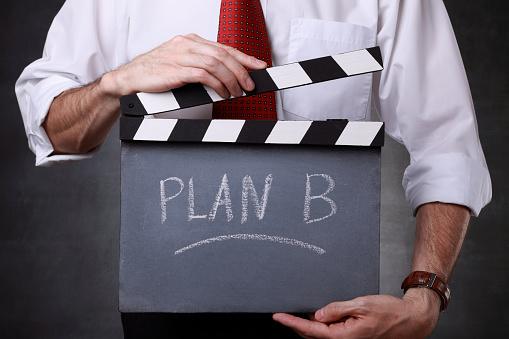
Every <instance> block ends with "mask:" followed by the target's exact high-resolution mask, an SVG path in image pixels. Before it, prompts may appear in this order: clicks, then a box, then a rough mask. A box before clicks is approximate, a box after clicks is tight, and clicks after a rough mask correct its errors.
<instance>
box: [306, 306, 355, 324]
mask: <svg viewBox="0 0 509 339" xmlns="http://www.w3.org/2000/svg"><path fill="white" fill-rule="evenodd" d="M357 310H358V307H357V306H356V305H355V304H354V303H352V302H335V303H331V304H329V305H327V306H325V307H323V308H322V309H320V310H318V311H316V313H315V319H316V320H317V321H320V322H322V323H332V322H338V321H344V320H346V319H347V318H348V317H349V316H354V315H356V314H357Z"/></svg>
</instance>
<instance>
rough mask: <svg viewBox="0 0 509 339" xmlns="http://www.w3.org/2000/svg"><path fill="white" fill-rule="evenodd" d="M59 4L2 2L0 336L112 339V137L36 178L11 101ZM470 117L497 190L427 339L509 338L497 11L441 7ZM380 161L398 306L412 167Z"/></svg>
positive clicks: (392, 151) (386, 158)
mask: <svg viewBox="0 0 509 339" xmlns="http://www.w3.org/2000/svg"><path fill="white" fill-rule="evenodd" d="M63 2H64V1H63V0H45V1H36V0H15V1H14V0H6V1H4V2H3V4H4V7H3V8H4V10H3V13H2V19H1V21H0V25H2V27H1V30H0V32H1V33H0V39H1V41H0V42H1V45H0V46H1V47H2V48H1V50H0V60H1V68H0V72H1V73H0V84H1V89H2V91H1V93H0V95H1V100H0V102H1V103H2V104H3V107H4V108H3V110H2V111H3V113H2V121H1V123H0V138H1V142H0V159H1V160H0V161H1V165H0V223H1V224H0V291H1V292H2V297H1V298H0V336H2V337H3V338H120V337H122V327H121V322H120V316H119V314H118V311H117V307H118V301H117V295H118V283H117V281H118V254H119V253H118V241H119V240H118V234H119V216H120V210H119V206H120V204H119V201H120V195H119V192H120V189H119V186H120V184H119V170H120V166H119V157H120V152H119V141H118V130H117V128H114V130H113V131H112V133H111V134H110V136H109V138H108V139H107V141H106V143H105V145H104V147H103V149H102V150H101V152H100V153H99V155H98V156H97V157H95V158H94V159H92V160H87V161H83V162H81V163H77V164H71V165H66V166H62V167H57V168H51V169H48V168H35V167H34V157H33V155H32V154H31V152H30V151H29V150H28V147H27V141H26V137H25V134H24V129H23V124H22V121H21V117H20V115H19V111H18V107H17V102H16V99H15V95H14V90H13V88H14V82H15V80H16V79H17V77H18V76H19V74H20V73H21V71H22V69H23V68H24V67H25V66H26V65H27V64H28V63H30V62H31V61H33V60H34V59H36V58H38V57H39V56H40V55H41V53H42V48H43V43H44V39H45V35H46V32H47V29H48V28H49V25H50V23H51V20H52V18H53V17H54V15H55V14H56V12H57V11H58V9H59V8H60V6H61V4H62V3H63ZM445 4H446V6H447V8H448V10H449V14H450V16H451V20H452V22H453V25H454V27H455V31H456V35H457V38H458V42H459V45H460V48H461V51H462V54H463V58H464V62H465V67H466V69H467V73H468V78H469V81H470V84H471V88H472V93H473V98H474V102H475V106H476V109H477V117H478V123H479V131H480V136H481V140H482V143H483V146H484V151H485V154H486V158H487V161H488V165H489V168H490V171H491V176H492V180H493V185H494V193H493V201H492V203H491V204H490V205H488V207H487V208H485V209H484V210H483V211H482V213H481V216H480V217H479V218H476V219H473V221H472V225H471V228H470V230H469V233H468V235H467V239H466V242H465V245H464V247H463V252H462V254H461V257H460V259H459V261H458V263H457V265H456V270H455V272H454V275H453V277H452V280H451V282H450V285H451V288H452V292H453V300H452V302H451V304H450V307H449V309H448V310H447V312H446V313H445V314H443V315H442V317H441V318H440V321H439V324H438V326H437V328H436V330H435V332H434V333H433V335H432V338H450V337H455V338H481V337H482V338H495V337H504V336H507V335H508V334H509V311H508V309H507V305H506V304H507V301H509V298H508V297H509V292H508V290H509V289H508V288H507V286H508V285H509V264H508V263H509V231H508V230H507V228H506V225H507V222H504V221H503V220H505V218H504V217H505V215H504V214H503V213H504V212H505V208H506V207H507V202H506V201H507V199H508V193H509V186H508V184H507V174H506V173H505V172H506V170H507V169H508V168H509V167H508V157H507V155H508V151H507V149H506V148H507V147H506V145H505V142H507V141H508V138H507V136H506V132H507V130H508V128H509V126H508V125H509V118H508V117H507V114H508V113H509V107H508V101H507V100H505V98H504V95H505V94H506V93H508V90H509V85H508V81H507V67H506V58H507V54H508V53H507V52H508V44H507V33H508V27H507V25H506V24H505V22H504V21H505V15H506V11H505V1H504V0H491V1H468V2H467V1H463V0H446V1H445ZM386 143H387V145H386V147H384V149H383V158H382V159H383V160H382V226H381V227H382V229H381V232H382V236H381V240H382V243H381V277H380V279H381V292H382V293H387V294H392V295H395V296H401V291H400V289H399V285H400V283H401V280H402V279H403V278H404V277H405V276H406V274H407V273H408V272H409V270H410V258H411V252H412V244H413V218H412V216H411V214H410V212H409V210H408V207H407V205H406V202H405V200H404V196H403V190H402V188H401V184H400V182H401V177H402V173H403V170H404V168H405V166H406V165H407V163H408V156H407V154H406V153H405V150H404V148H403V147H402V146H401V145H398V144H396V143H395V142H393V141H392V140H389V139H387V140H386Z"/></svg>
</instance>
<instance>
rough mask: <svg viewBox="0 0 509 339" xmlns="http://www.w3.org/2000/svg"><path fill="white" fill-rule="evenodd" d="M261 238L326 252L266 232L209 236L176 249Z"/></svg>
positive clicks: (180, 252)
mask: <svg viewBox="0 0 509 339" xmlns="http://www.w3.org/2000/svg"><path fill="white" fill-rule="evenodd" d="M232 239H236V240H259V241H272V242H277V243H280V244H285V245H291V246H298V247H301V248H304V249H307V250H310V251H313V252H316V253H318V254H324V253H325V250H324V249H323V248H320V247H318V246H315V245H311V244H308V243H305V242H303V241H300V240H296V239H291V238H285V237H279V236H272V235H265V234H231V235H221V236H218V237H214V238H209V239H205V240H201V241H198V242H195V243H194V244H191V245H189V246H186V247H183V248H181V249H179V250H178V251H175V255H178V254H182V253H184V252H185V251H188V250H190V249H193V248H195V247H198V246H202V245H207V244H211V243H214V242H220V241H226V240H232Z"/></svg>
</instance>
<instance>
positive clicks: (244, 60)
mask: <svg viewBox="0 0 509 339" xmlns="http://www.w3.org/2000/svg"><path fill="white" fill-rule="evenodd" d="M186 37H188V38H189V39H191V40H193V41H195V42H200V43H204V44H208V45H211V46H214V47H220V48H222V49H225V50H226V51H227V52H228V53H229V54H230V55H232V56H233V57H234V58H235V59H237V61H238V62H239V63H241V64H242V65H243V66H244V67H247V68H251V69H262V68H266V67H267V63H266V62H265V61H263V60H259V59H257V58H255V57H253V56H250V55H248V54H245V53H243V52H241V51H239V50H237V49H235V48H233V47H230V46H228V45H224V44H220V43H218V42H215V41H210V40H207V39H203V38H202V37H200V36H199V35H196V34H189V35H186Z"/></svg>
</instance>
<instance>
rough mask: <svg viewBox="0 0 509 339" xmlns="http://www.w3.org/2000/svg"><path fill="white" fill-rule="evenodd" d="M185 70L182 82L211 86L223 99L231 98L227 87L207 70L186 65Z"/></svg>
mask: <svg viewBox="0 0 509 339" xmlns="http://www.w3.org/2000/svg"><path fill="white" fill-rule="evenodd" d="M186 71H187V72H185V74H184V75H182V76H181V80H182V81H183V82H184V83H196V82H199V83H201V84H203V85H206V86H208V87H210V88H212V89H213V90H214V91H215V92H216V93H217V94H218V95H219V96H221V97H222V98H223V99H229V98H231V96H232V94H231V92H230V91H229V90H228V88H226V87H225V85H224V84H223V83H222V82H221V81H219V80H218V79H217V78H216V77H215V76H213V75H212V74H210V73H209V72H208V71H207V70H204V69H202V68H194V67H188V68H186ZM241 93H242V91H241Z"/></svg>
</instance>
